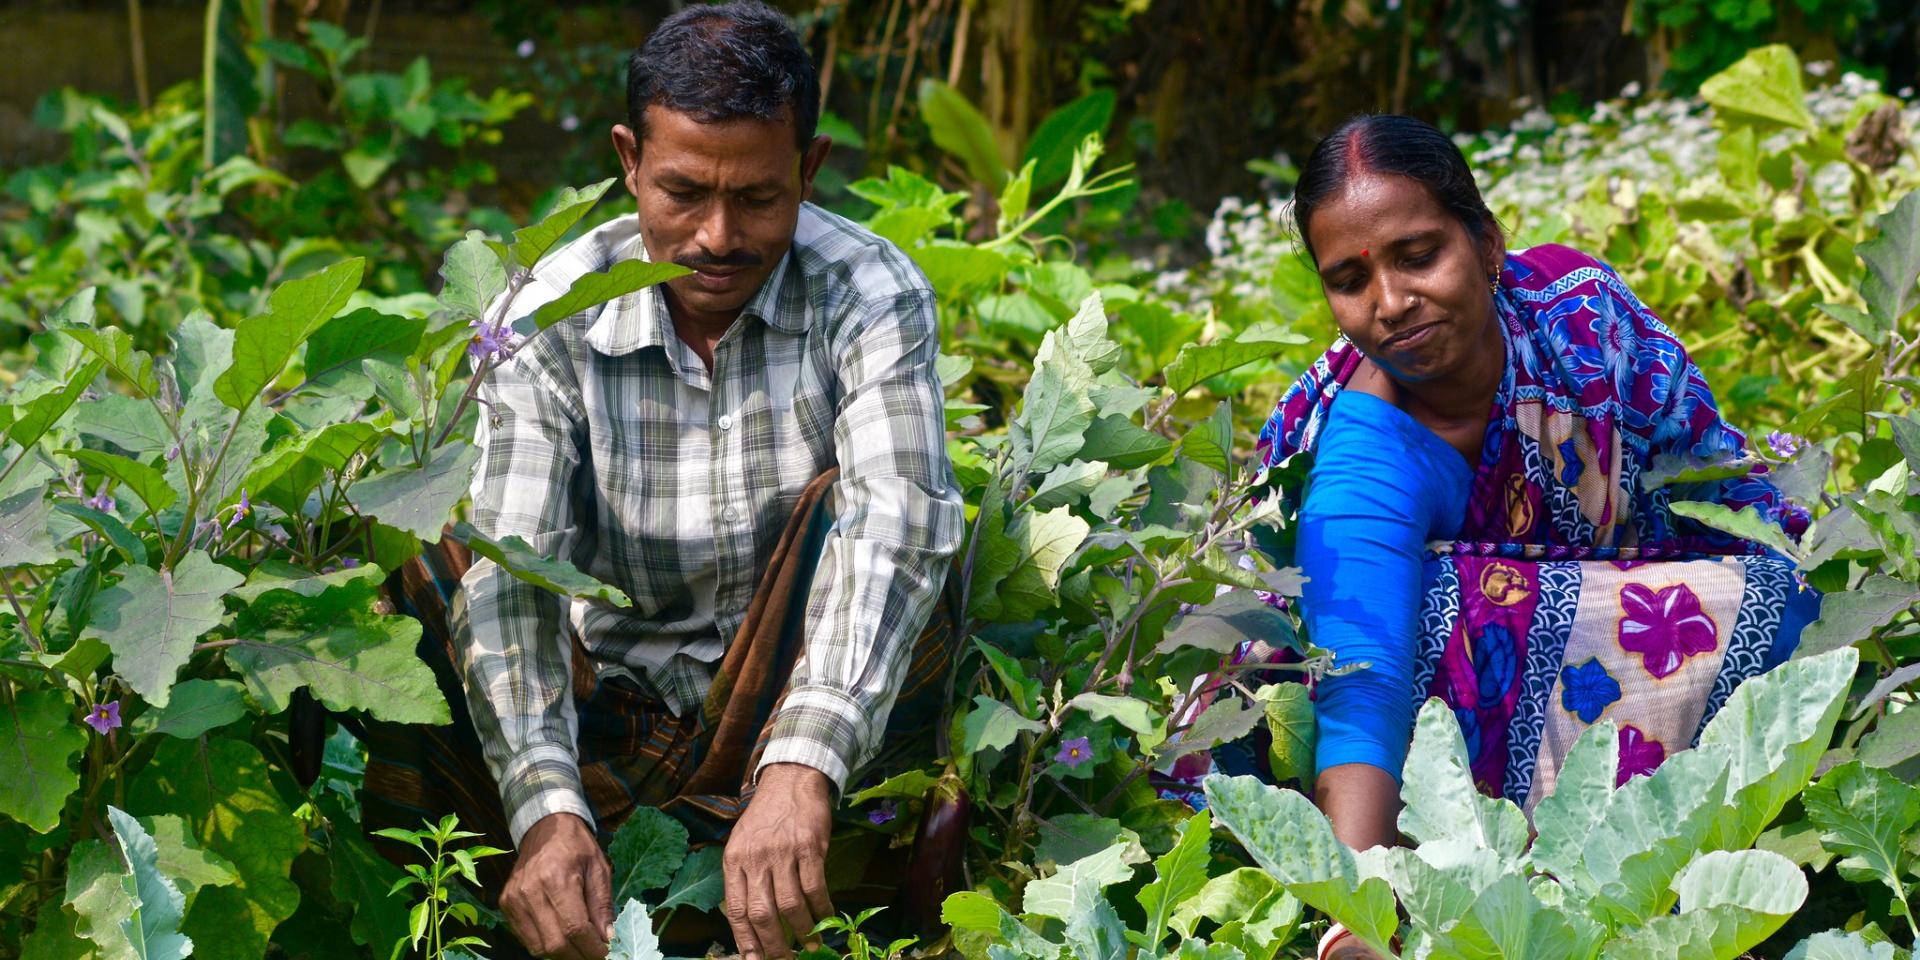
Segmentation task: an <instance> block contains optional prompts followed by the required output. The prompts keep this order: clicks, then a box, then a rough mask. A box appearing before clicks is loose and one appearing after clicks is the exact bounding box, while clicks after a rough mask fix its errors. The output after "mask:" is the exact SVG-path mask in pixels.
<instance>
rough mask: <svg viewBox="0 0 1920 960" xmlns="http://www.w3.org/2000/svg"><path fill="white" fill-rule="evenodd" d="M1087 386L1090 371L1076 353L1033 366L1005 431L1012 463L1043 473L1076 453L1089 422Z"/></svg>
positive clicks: (1083, 442)
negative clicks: (1012, 453)
mask: <svg viewBox="0 0 1920 960" xmlns="http://www.w3.org/2000/svg"><path fill="white" fill-rule="evenodd" d="M1049 336H1051V335H1049ZM1092 386H1093V375H1092V373H1091V372H1089V371H1088V369H1087V365H1086V364H1085V363H1084V362H1082V361H1080V359H1079V358H1078V357H1073V356H1070V355H1069V356H1056V357H1054V358H1053V359H1052V361H1051V362H1049V363H1044V364H1042V365H1040V366H1039V367H1037V368H1035V370H1034V373H1033V381H1032V383H1031V385H1029V386H1028V387H1027V394H1026V397H1025V399H1024V400H1022V402H1021V404H1020V415H1019V416H1018V417H1016V418H1015V419H1014V422H1013V424H1012V426H1011V427H1010V428H1009V431H1008V435H1009V436H1010V437H1011V438H1012V440H1013V443H1014V449H1015V450H1016V451H1017V452H1016V453H1015V457H1016V458H1017V459H1016V460H1015V462H1016V463H1018V464H1019V465H1020V466H1021V467H1022V468H1024V469H1025V470H1027V471H1028V472H1031V473H1045V472H1047V471H1049V470H1052V469H1053V468H1054V467H1057V466H1059V465H1060V464H1063V463H1066V462H1067V461H1068V460H1069V459H1071V458H1072V457H1073V456H1074V455H1075V454H1076V453H1077V452H1079V450H1080V448H1081V447H1084V446H1085V445H1086V439H1087V427H1089V426H1091V425H1092V424H1093V414H1094V408H1093V400H1092V398H1090V397H1088V396H1087V392H1088V390H1089V389H1091V388H1092Z"/></svg>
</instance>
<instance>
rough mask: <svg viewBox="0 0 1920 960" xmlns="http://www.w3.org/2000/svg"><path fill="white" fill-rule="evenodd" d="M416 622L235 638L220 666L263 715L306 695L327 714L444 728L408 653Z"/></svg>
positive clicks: (424, 673)
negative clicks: (229, 669) (357, 713)
mask: <svg viewBox="0 0 1920 960" xmlns="http://www.w3.org/2000/svg"><path fill="white" fill-rule="evenodd" d="M419 642H420V621H418V620H415V619H414V618H412V617H390V616H379V615H374V614H367V615H364V616H363V617H362V618H360V619H359V620H358V621H353V620H344V619H342V620H338V621H336V622H333V623H323V624H316V625H314V626H310V627H299V628H292V629H269V630H265V631H263V632H261V633H259V634H255V635H248V636H242V637H239V638H237V643H236V644H235V645H234V646H231V647H228V648H227V649H226V658H227V663H228V664H230V665H232V666H233V668H234V669H235V671H236V672H238V673H239V674H240V675H241V678H242V679H244V680H245V681H246V683H247V689H248V690H249V691H251V692H252V693H253V698H254V699H255V700H257V701H259V703H260V706H261V707H262V708H263V709H265V710H266V711H267V712H268V713H279V712H280V711H282V710H285V709H286V708H287V706H288V705H289V704H290V703H291V700H292V697H293V692H294V691H295V690H298V689H300V688H301V687H307V688H308V689H310V690H311V691H312V693H313V696H314V698H315V699H317V700H319V701H320V702H321V703H324V704H326V705H327V707H328V708H329V709H333V710H341V711H345V710H365V711H367V712H368V713H370V714H372V715H373V716H374V717H377V718H379V719H381V720H390V721H393V722H396V723H446V722H447V720H448V717H449V716H450V715H449V713H448V711H447V701H446V698H445V697H443V696H442V695H441V693H440V687H439V685H438V684H436V683H435V682H434V679H433V671H432V670H431V669H429V668H428V667H427V664H426V662H425V661H423V660H421V659H420V658H419V657H418V656H417V655H415V653H414V647H415V646H416V645H418V644H419Z"/></svg>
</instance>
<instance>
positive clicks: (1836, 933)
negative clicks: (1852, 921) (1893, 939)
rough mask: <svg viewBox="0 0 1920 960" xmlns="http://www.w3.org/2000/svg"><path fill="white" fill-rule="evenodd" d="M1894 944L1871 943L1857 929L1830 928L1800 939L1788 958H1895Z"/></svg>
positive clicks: (1802, 959) (1837, 959) (1803, 959)
mask: <svg viewBox="0 0 1920 960" xmlns="http://www.w3.org/2000/svg"><path fill="white" fill-rule="evenodd" d="M1893 958H1894V952H1893V944H1891V943H1886V942H1884V941H1883V942H1881V943H1875V944H1869V943H1867V941H1866V938H1864V937H1862V936H1860V934H1859V932H1857V931H1844V930H1828V931H1826V932H1825V933H1816V934H1814V935H1813V936H1811V937H1808V938H1806V939H1805V940H1802V941H1800V942H1799V943H1798V944H1797V945H1795V946H1794V948H1793V949H1792V950H1789V951H1787V956H1786V960H1893Z"/></svg>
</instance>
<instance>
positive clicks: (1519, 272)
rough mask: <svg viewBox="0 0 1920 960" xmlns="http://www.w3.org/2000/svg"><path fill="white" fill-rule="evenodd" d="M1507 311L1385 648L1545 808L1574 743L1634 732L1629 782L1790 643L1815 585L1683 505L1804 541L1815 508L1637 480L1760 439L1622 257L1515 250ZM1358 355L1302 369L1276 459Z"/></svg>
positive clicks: (1499, 305) (1494, 780) (1396, 732)
mask: <svg viewBox="0 0 1920 960" xmlns="http://www.w3.org/2000/svg"><path fill="white" fill-rule="evenodd" d="M1494 304H1495V307H1496V310H1497V312H1498V320H1499V329H1500V332H1501V335H1502V337H1503V339H1504V342H1505V348H1506V362H1505V365H1504V370H1503V372H1502V374H1501V380H1500V384H1499V386H1498V389H1497V391H1496V392H1495V394H1494V399H1493V403H1492V407H1491V409H1490V410H1489V413H1488V419H1487V427H1486V436H1485V440H1484V443H1483V445H1482V448H1481V453H1480V459H1479V462H1478V463H1477V464H1475V465H1473V470H1472V479H1471V480H1470V481H1469V483H1468V487H1467V489H1468V495H1467V500H1466V504H1465V510H1464V514H1463V516H1462V518H1461V522H1460V525H1459V528H1458V534H1457V537H1454V539H1453V540H1451V541H1449V542H1445V543H1429V545H1428V547H1427V551H1426V558H1425V560H1424V561H1422V563H1423V564H1424V567H1423V569H1422V570H1421V571H1420V574H1419V575H1420V577H1421V584H1422V585H1421V586H1419V587H1418V589H1420V590H1421V591H1422V593H1421V596H1420V600H1419V602H1418V604H1417V608H1418V611H1417V617H1416V618H1414V621H1415V622H1414V624H1413V626H1412V628H1411V629H1412V631H1413V636H1411V637H1406V638H1400V637H1391V638H1383V640H1384V642H1387V643H1388V644H1389V646H1386V647H1382V648H1380V649H1381V650H1384V651H1386V652H1389V653H1392V655H1394V656H1395V657H1406V656H1410V657H1411V658H1412V660H1411V664H1412V667H1413V669H1412V671H1411V676H1412V682H1413V689H1412V691H1411V692H1412V693H1413V694H1414V695H1415V697H1414V699H1413V700H1412V701H1410V702H1411V703H1417V702H1418V700H1420V699H1424V698H1426V697H1439V698H1440V699H1442V700H1443V701H1444V702H1445V703H1446V704H1447V705H1448V706H1450V707H1451V708H1452V709H1453V712H1454V715H1455V717H1456V719H1457V720H1458V721H1459V722H1460V726H1461V729H1462V732H1463V734H1464V735H1465V737H1466V740H1467V747H1468V754H1469V760H1470V763H1471V766H1472V769H1473V774H1474V778H1475V781H1476V783H1477V784H1478V785H1479V786H1480V788H1481V789H1482V790H1483V791H1485V792H1487V793H1489V794H1495V795H1505V796H1507V797H1508V798H1509V799H1512V800H1514V801H1515V802H1518V803H1522V804H1524V805H1525V806H1526V808H1527V809H1529V810H1531V809H1532V806H1533V804H1535V803H1537V802H1538V801H1539V799H1540V798H1541V796H1543V795H1544V794H1545V793H1546V792H1549V791H1551V789H1552V786H1553V782H1554V780H1555V776H1556V771H1557V769H1558V765H1559V762H1560V759H1561V758H1562V757H1563V756H1564V754H1565V751H1566V749H1567V748H1569V747H1570V746H1571V745H1572V742H1573V740H1574V739H1575V738H1577V737H1578V735H1579V733H1580V732H1581V731H1583V730H1585V729H1586V728H1587V727H1588V726H1590V725H1592V724H1594V723H1596V722H1600V720H1601V719H1602V718H1603V717H1604V718H1605V719H1607V720H1612V721H1614V722H1615V723H1616V725H1617V726H1618V727H1619V729H1620V735H1621V747H1622V751H1621V758H1622V760H1621V763H1622V767H1621V778H1622V779H1623V780H1624V778H1625V777H1627V776H1630V775H1632V774H1635V773H1644V772H1647V771H1649V770H1651V769H1652V768H1653V766H1654V765H1657V764H1658V763H1659V762H1660V760H1662V759H1664V757H1665V756H1666V755H1667V754H1668V753H1669V752H1671V750H1676V749H1683V748H1685V747H1686V746H1687V745H1689V744H1690V743H1691V742H1692V740H1693V739H1694V738H1697V736H1698V731H1699V730H1700V729H1702V728H1703V726H1704V724H1705V723H1706V721H1707V720H1709V719H1711V718H1712V716H1713V714H1714V712H1715V711H1717V710H1718V708H1719V706H1720V704H1722V703H1724V702H1725V699H1726V697H1727V696H1728V695H1729V694H1730V693H1731V691H1732V689H1733V687H1734V686H1736V685H1737V684H1739V683H1740V682H1742V681H1743V680H1745V679H1747V678H1749V677H1751V676H1754V675H1756V674H1758V673H1760V672H1762V671H1763V670H1765V669H1768V668H1769V667H1770V666H1772V665H1773V664H1775V663H1777V662H1778V661H1779V660H1780V659H1782V658H1783V657H1784V654H1783V651H1787V652H1790V651H1791V649H1792V646H1793V644H1794V643H1796V642H1797V639H1798V633H1799V629H1800V627H1801V626H1803V625H1804V624H1805V622H1806V620H1807V619H1810V614H1809V612H1808V610H1809V607H1810V606H1811V607H1815V608H1817V603H1818V597H1817V594H1813V593H1812V592H1811V591H1805V590H1803V589H1802V588H1801V587H1800V586H1797V585H1796V580H1797V578H1796V576H1795V574H1794V573H1793V568H1792V565H1791V563H1790V562H1789V561H1787V560H1785V559H1784V558H1781V557H1779V556H1777V555H1775V554H1772V553H1770V552H1769V551H1767V550H1766V549H1765V548H1763V547H1761V546H1760V545H1758V544H1756V543H1753V542H1750V541H1746V540H1742V539H1740V538H1737V537H1733V536H1730V535H1727V534H1724V533H1721V532H1718V531H1716V530H1713V529H1711V528H1709V527H1707V526H1705V525H1703V524H1701V523H1698V522H1697V521H1694V520H1691V519H1688V518H1686V517H1684V516H1681V515H1679V514H1676V513H1675V512H1674V511H1673V510H1672V509H1671V506H1672V504H1673V503H1675V502H1677V501H1681V500H1689V501H1708V502H1712V503H1717V504H1720V505H1722V506H1725V507H1727V508H1728V509H1731V510H1734V511H1743V510H1748V509H1752V510H1755V511H1757V512H1758V514H1759V515H1760V516H1761V517H1762V518H1763V519H1765V520H1766V521H1767V522H1769V523H1772V524H1775V525H1777V526H1778V527H1780V528H1781V529H1782V530H1784V531H1785V532H1786V533H1787V534H1789V535H1790V536H1795V537H1797V536H1799V535H1800V534H1801V533H1803V532H1804V531H1805V530H1806V528H1807V526H1808V523H1809V520H1810V517H1809V515H1808V513H1807V511H1806V510H1805V508H1803V507H1800V506H1799V505H1797V504H1794V503H1792V502H1791V501H1789V500H1788V499H1787V498H1786V497H1785V496H1784V495H1782V494H1781V493H1780V491H1779V490H1778V489H1777V488H1776V487H1775V486H1774V485H1773V484H1772V483H1771V482H1769V481H1768V479H1767V478H1766V476H1765V471H1764V468H1763V467H1759V466H1757V465H1756V466H1755V467H1754V468H1753V469H1752V471H1751V472H1748V473H1745V474H1743V475H1740V476H1735V477H1732V478H1730V479H1719V480H1710V481H1703V482H1694V483H1688V484H1672V485H1663V484H1660V483H1646V482H1643V481H1645V480H1648V479H1651V477H1650V474H1651V473H1653V472H1655V471H1665V470H1670V469H1673V468H1675V467H1678V466H1695V465H1701V464H1719V463H1725V462H1728V461H1740V460H1743V459H1744V458H1745V457H1746V437H1745V436H1744V435H1743V434H1742V433H1741V432H1740V431H1738V430H1736V429H1734V428H1733V427H1732V426H1730V425H1729V424H1727V422H1726V421H1725V420H1723V419H1722V418H1721V416H1720V413H1719V410H1718V408H1717V407H1716V405H1715V403H1714V400H1713V395H1712V392H1711V391H1710V389H1709V388H1708V385H1707V381H1706V378H1705V377H1704V376H1703V375H1702V373H1701V371H1700V369H1699V368H1698V367H1697V366H1695V365H1694V363H1693V361H1692V360H1691V359H1689V357H1688V356H1687V352H1686V350H1685V348H1684V347H1682V346H1681V344H1680V341H1679V340H1678V339H1677V338H1676V337H1675V336H1674V335H1673V333H1672V331H1670V330H1668V329H1667V327H1666V325H1665V324H1663V323H1662V322H1661V321H1660V319H1659V318H1658V317H1656V316H1654V315H1653V313H1652V312H1651V311H1649V310H1648V309H1647V308H1646V306H1645V305H1643V304H1642V303H1641V302H1640V301H1639V299H1638V298H1636V297H1635V296H1634V295H1633V293H1632V291H1630V290H1628V289H1627V286H1626V284H1624V283H1623V282H1622V281H1621V280H1620V278H1619V276H1618V275H1617V274H1615V273H1614V271H1613V269H1612V268H1611V267H1608V266H1607V265H1606V264H1604V263H1602V262H1600V261H1598V260H1595V259H1594V258H1592V257H1589V256H1587V255H1585V254H1582V253H1580V252H1578V251H1575V250H1571V249H1568V248H1566V247H1560V246H1540V247H1534V248H1532V249H1529V250H1524V251H1520V252H1516V253H1512V254H1510V255H1509V256H1508V257H1507V260H1506V265H1505V268H1504V269H1503V271H1502V272H1501V276H1500V283H1499V289H1498V292H1497V294H1496V295H1495V297H1494ZM1363 360H1364V358H1363V357H1362V355H1361V353H1360V351H1359V350H1358V349H1357V348H1356V347H1355V346H1354V345H1353V344H1352V343H1351V342H1349V341H1347V340H1346V339H1345V338H1342V339H1340V340H1339V341H1336V342H1335V343H1334V345H1333V346H1332V348H1331V349H1329V350H1328V351H1327V352H1326V354H1325V355H1324V356H1322V357H1320V358H1319V359H1318V360H1317V361H1316V362H1315V363H1314V364H1313V366H1312V367H1311V368H1310V369H1309V370H1307V372H1306V373H1305V374H1303V375H1302V376H1301V377H1300V379H1299V380H1298V382H1296V383H1295V384H1294V386H1293V387H1292V388H1291V389H1290V390H1288V391H1287V393H1286V394H1285V395H1284V396H1283V397H1282V399H1281V400H1280V402H1279V404H1278V406H1277V408H1276V409H1275V410H1274V412H1273V415H1272V417H1271V418H1270V419H1269V420H1268V422H1267V424H1266V427H1265V428H1264V429H1263V430H1262V431H1261V434H1260V439H1259V446H1258V448H1257V449H1258V458H1259V460H1260V461H1261V463H1262V464H1264V465H1266V466H1278V465H1279V464H1281V463H1283V462H1285V461H1287V460H1288V459H1289V458H1292V457H1294V456H1295V455H1296V454H1302V453H1307V454H1311V453H1312V452H1313V451H1314V448H1315V444H1316V443H1317V442H1318V441H1319V439H1320V437H1321V435H1322V433H1323V431H1324V429H1325V428H1326V426H1327V424H1328V422H1329V419H1330V417H1331V416H1332V413H1333V407H1334V399H1335V398H1336V397H1337V396H1338V395H1339V393H1340V391H1341V389H1342V388H1343V387H1344V386H1345V385H1346V384H1347V383H1348V382H1349V381H1350V380H1351V378H1352V377H1353V375H1354V373H1355V372H1356V371H1357V370H1358V369H1359V368H1360V365H1361V364H1362V362H1363ZM1410 462H1411V461H1410ZM1410 469H1412V468H1411V467H1410ZM1413 472H1414V473H1415V474H1418V471H1417V470H1415V471H1413ZM1316 475H1317V474H1316ZM1342 476H1344V474H1343V475H1342ZM1369 476H1371V475H1369ZM1358 482H1363V483H1364V482H1367V481H1366V480H1361V481H1358ZM1416 482H1417V481H1416ZM1455 482H1456V483H1457V480H1456V481H1455ZM1307 496H1308V497H1309V498H1311V497H1312V496H1313V494H1312V493H1311V492H1310V491H1309V492H1308V494H1307ZM1303 515H1304V513H1303ZM1429 536H1432V534H1429ZM1448 536H1452V534H1448ZM1335 549H1341V550H1349V551H1350V550H1356V549H1365V547H1364V543H1361V544H1359V545H1354V546H1348V547H1343V548H1335ZM1317 556H1318V554H1316V557H1317ZM1310 575H1311V572H1310ZM1410 575H1411V572H1410ZM1411 588H1412V587H1410V589H1411ZM1323 595H1324V594H1323ZM1363 601H1364V597H1361V598H1359V599H1358V600H1356V601H1353V602H1348V603H1346V605H1345V606H1343V607H1341V608H1340V610H1339V611H1335V612H1328V613H1326V615H1327V616H1329V617H1333V618H1335V619H1332V620H1329V621H1328V630H1329V631H1330V632H1335V633H1340V634H1341V635H1349V634H1353V635H1356V636H1371V635H1372V634H1370V633H1368V630H1372V629H1373V628H1367V629H1362V630H1360V632H1359V633H1358V634H1355V631H1354V630H1352V629H1348V628H1349V627H1351V626H1353V625H1354V624H1358V623H1359V621H1357V620H1354V621H1352V623H1349V622H1348V620H1346V619H1341V618H1344V617H1346V616H1347V614H1346V612H1345V611H1357V612H1358V613H1361V614H1371V612H1372V611H1369V610H1367V609H1365V608H1366V607H1367V604H1366V603H1365V602H1363ZM1307 602H1308V607H1307V613H1308V615H1309V616H1308V620H1309V626H1310V628H1312V629H1318V628H1319V625H1318V624H1317V622H1316V619H1315V617H1316V610H1315V608H1314V606H1313V598H1312V597H1311V596H1309V597H1308V598H1307ZM1328 610H1332V608H1328ZM1323 612H1324V611H1323ZM1336 627H1337V628H1338V629H1335V628H1336ZM1398 629H1399V628H1395V630H1396V632H1397V630H1398ZM1375 632H1377V631H1375ZM1402 643H1406V644H1411V646H1412V649H1411V651H1408V649H1407V648H1406V647H1405V646H1400V644H1402ZM1333 645H1334V646H1335V648H1336V649H1335V653H1336V654H1339V653H1340V650H1339V649H1338V647H1339V645H1340V643H1339V642H1336V643H1334V644H1333ZM1363 672H1364V671H1363ZM1352 676H1353V675H1349V677H1348V678H1341V679H1336V678H1332V677H1329V678H1327V679H1325V680H1323V681H1321V682H1322V684H1323V685H1328V686H1325V687H1324V690H1323V693H1325V694H1327V695H1326V696H1325V697H1323V699H1327V700H1328V701H1329V702H1328V703H1327V707H1328V708H1335V707H1336V705H1335V703H1333V702H1332V701H1338V700H1341V699H1342V698H1341V697H1337V696H1332V694H1331V691H1333V690H1334V689H1335V687H1333V686H1331V685H1332V684H1336V683H1347V682H1349V680H1350V678H1351V677H1352ZM1383 676H1384V675H1383ZM1374 682H1378V681H1374ZM1398 682H1400V681H1395V683H1398ZM1402 702H1409V701H1402ZM1338 709H1343V710H1344V709H1349V708H1346V707H1338ZM1398 713H1399V709H1398V708H1397V707H1396V708H1395V709H1394V710H1381V711H1377V712H1373V713H1368V714H1367V715H1366V716H1365V717H1363V718H1361V719H1360V720H1359V721H1355V720H1354V718H1351V717H1347V718H1345V720H1346V721H1347V723H1346V726H1348V727H1352V726H1353V725H1354V722H1359V723H1361V724H1362V725H1364V726H1365V728H1366V729H1367V730H1369V731H1371V734H1370V735H1373V736H1378V737H1382V738H1387V737H1398V736H1400V734H1401V732H1402V731H1401V730H1400V729H1399V728H1398V727H1395V726H1394V725H1395V724H1399V723H1402V722H1404V723H1406V724H1407V725H1408V727H1409V728H1410V725H1411V720H1412V718H1411V716H1407V717H1404V718H1403V717H1399V716H1398V715H1397V714H1398ZM1388 714H1394V715H1392V716H1389V715H1388ZM1341 717H1344V714H1342V715H1341V716H1340V717H1334V718H1332V719H1336V720H1339V719H1340V718H1341ZM1389 728H1392V729H1389ZM1402 742H1403V741H1402ZM1393 772H1395V773H1397V772H1398V771H1397V770H1395V771H1393Z"/></svg>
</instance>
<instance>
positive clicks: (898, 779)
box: [847, 770, 940, 806]
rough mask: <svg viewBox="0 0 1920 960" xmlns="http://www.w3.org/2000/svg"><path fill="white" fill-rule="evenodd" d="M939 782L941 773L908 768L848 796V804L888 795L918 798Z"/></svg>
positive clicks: (899, 797)
mask: <svg viewBox="0 0 1920 960" xmlns="http://www.w3.org/2000/svg"><path fill="white" fill-rule="evenodd" d="M939 782H940V776H939V774H934V773H928V772H927V771H925V770H908V771H907V772H906V773H901V774H895V775H894V776H891V777H888V778H887V779H885V780H882V781H880V782H879V783H876V784H874V785H873V786H871V787H868V788H866V789H865V790H862V791H860V792H858V793H855V794H854V795H852V796H850V797H848V798H847V805H848V806H859V805H860V804H863V803H868V802H870V801H873V800H879V799H882V798H886V797H892V798H894V799H898V800H918V799H920V798H921V797H924V796H926V795H927V791H928V790H931V789H933V785H934V784H936V783H939Z"/></svg>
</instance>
